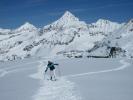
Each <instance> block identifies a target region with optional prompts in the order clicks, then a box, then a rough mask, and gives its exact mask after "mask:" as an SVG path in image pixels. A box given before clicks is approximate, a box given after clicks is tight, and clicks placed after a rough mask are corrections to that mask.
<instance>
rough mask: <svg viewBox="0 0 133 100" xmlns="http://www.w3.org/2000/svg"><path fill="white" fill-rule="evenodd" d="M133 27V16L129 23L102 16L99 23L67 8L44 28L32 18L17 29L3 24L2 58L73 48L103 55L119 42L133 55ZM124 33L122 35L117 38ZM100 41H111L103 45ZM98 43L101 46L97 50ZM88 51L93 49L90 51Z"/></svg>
mask: <svg viewBox="0 0 133 100" xmlns="http://www.w3.org/2000/svg"><path fill="white" fill-rule="evenodd" d="M132 28H133V25H132V20H131V21H130V22H128V23H117V22H112V21H109V20H105V19H99V20H98V21H97V22H95V23H90V24H87V23H86V22H84V21H81V20H80V19H79V18H77V17H76V16H75V15H73V14H72V13H71V12H69V11H66V12H65V13H64V14H63V15H62V16H61V17H60V18H59V19H58V20H56V21H54V22H53V23H51V24H48V25H46V26H44V27H43V28H36V27H35V26H34V25H32V24H30V23H29V22H26V23H24V24H23V25H21V26H20V27H18V28H16V29H13V30H11V29H2V28H0V61H8V60H16V59H18V58H19V59H23V58H26V57H29V56H30V57H31V56H32V57H33V56H38V57H39V56H45V57H46V56H49V55H50V56H51V55H52V54H54V55H57V54H59V55H63V54H62V53H61V52H66V53H71V51H74V52H75V55H78V52H82V54H85V56H88V55H96V56H99V55H101V56H103V55H108V53H109V52H107V50H106V49H107V45H108V46H116V44H118V45H119V46H120V48H122V49H124V50H125V51H126V56H127V57H132V56H133V54H132V51H133V48H132V43H133V42H132V37H133V36H132V32H133V31H132V30H133V29H132ZM121 36H122V38H121V39H119V40H118V39H116V38H119V37H121ZM108 40H109V41H111V43H110V44H109V43H108ZM99 43H101V44H102V43H103V45H104V43H106V44H107V45H106V46H105V47H103V45H98V44H99ZM95 46H98V47H99V48H98V49H97V50H93V48H94V47H95ZM43 51H44V52H43ZM87 51H91V53H90V54H88V53H87ZM14 55H15V56H16V58H15V59H14ZM70 55H73V54H72V53H71V54H70ZM73 56H74V55H73Z"/></svg>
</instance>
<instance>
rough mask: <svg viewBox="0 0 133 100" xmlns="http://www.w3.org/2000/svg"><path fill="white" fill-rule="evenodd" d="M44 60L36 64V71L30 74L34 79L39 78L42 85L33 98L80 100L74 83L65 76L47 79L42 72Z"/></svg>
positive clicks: (34, 99)
mask: <svg viewBox="0 0 133 100" xmlns="http://www.w3.org/2000/svg"><path fill="white" fill-rule="evenodd" d="M44 63H46V62H44V61H41V62H40V65H39V66H38V73H36V74H33V75H30V77H32V78H35V79H40V84H41V85H42V86H41V87H40V89H39V90H38V92H37V94H36V95H35V96H33V100H44V99H45V100H81V97H80V96H79V95H78V93H77V92H75V84H74V83H73V82H70V81H69V80H67V79H65V78H59V79H57V81H55V82H54V81H48V80H47V79H46V77H45V74H44V68H46V66H45V67H43V66H44Z"/></svg>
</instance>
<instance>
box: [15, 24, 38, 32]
mask: <svg viewBox="0 0 133 100" xmlns="http://www.w3.org/2000/svg"><path fill="white" fill-rule="evenodd" d="M34 30H37V28H36V27H35V26H34V25H32V24H30V23H29V22H25V23H24V24H23V25H21V26H20V27H19V28H17V29H16V31H34Z"/></svg>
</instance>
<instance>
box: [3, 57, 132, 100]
mask: <svg viewBox="0 0 133 100" xmlns="http://www.w3.org/2000/svg"><path fill="white" fill-rule="evenodd" d="M49 59H50V58H49ZM47 60H48V58H30V59H24V60H18V61H9V62H0V76H1V77H0V98H1V99H2V100H9V99H10V100H18V99H19V100H23V99H24V100H89V99H91V100H112V99H113V100H132V98H133V96H132V93H133V90H132V86H133V79H132V74H133V69H132V65H133V63H132V59H86V58H83V59H57V58H53V59H51V60H52V61H54V62H55V63H56V62H57V63H59V67H60V71H61V76H59V74H58V68H56V70H57V74H56V75H57V79H58V80H57V81H48V80H45V79H44V74H43V73H44V69H45V67H46V64H47Z"/></svg>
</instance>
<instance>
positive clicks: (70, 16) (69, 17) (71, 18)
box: [60, 11, 79, 21]
mask: <svg viewBox="0 0 133 100" xmlns="http://www.w3.org/2000/svg"><path fill="white" fill-rule="evenodd" d="M60 20H67V21H68V20H69V21H79V19H78V18H77V17H75V16H74V15H73V14H72V13H71V12H69V11H66V12H65V13H64V15H63V16H62V17H61V18H60Z"/></svg>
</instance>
